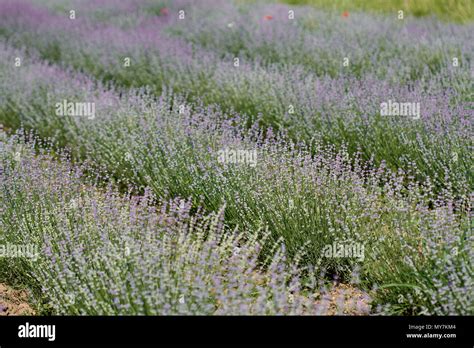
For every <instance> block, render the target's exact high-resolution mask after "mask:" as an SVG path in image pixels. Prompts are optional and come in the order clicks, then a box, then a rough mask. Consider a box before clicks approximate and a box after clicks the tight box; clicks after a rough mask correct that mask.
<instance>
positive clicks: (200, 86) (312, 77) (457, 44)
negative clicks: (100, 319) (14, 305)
mask: <svg viewBox="0 0 474 348" xmlns="http://www.w3.org/2000/svg"><path fill="white" fill-rule="evenodd" d="M401 10H403V9H401ZM473 33H474V24H472V23H469V22H468V23H464V24H460V23H454V22H447V21H442V20H440V19H438V18H436V17H434V16H427V17H421V18H418V17H412V16H411V15H410V14H409V13H404V12H403V11H402V12H401V13H400V12H399V11H396V12H394V13H392V14H390V13H384V14H375V13H368V12H352V11H351V12H350V13H349V12H347V11H345V12H343V13H342V14H341V13H337V12H334V11H328V10H325V9H319V8H317V7H309V6H298V5H288V4H276V3H270V2H268V1H267V2H266V1H239V0H235V1H224V0H203V1H197V0H196V1H192V0H173V1H171V0H140V1H139V0H121V1H118V0H99V1H97V0H94V1H93V0H82V1H81V0H0V125H1V130H0V283H3V284H7V285H9V286H11V287H14V288H18V289H26V290H27V291H28V294H29V299H28V301H29V303H30V305H31V307H32V308H34V311H35V313H36V314H40V315H50V314H61V315H62V314H69V315H240V314H243V315H282V314H283V315H333V314H340V315H473V314H474V283H473V276H474V275H473V261H474V249H473V246H474V244H473V242H474V236H473V230H474V225H473V222H472V204H473V201H474V191H473V188H474V175H473V171H474V158H473V155H472V154H473V139H474V136H473V126H474V124H473V123H474V122H473V121H474V89H473V87H472V81H473V69H474V67H473V65H474V61H473V59H474V55H473V53H474V40H473ZM2 311H6V307H5V306H2V302H1V297H0V315H1V314H2Z"/></svg>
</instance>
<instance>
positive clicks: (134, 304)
mask: <svg viewBox="0 0 474 348" xmlns="http://www.w3.org/2000/svg"><path fill="white" fill-rule="evenodd" d="M1 137H2V139H1V140H0V164H1V171H0V179H1V181H0V182H1V190H0V198H1V200H0V202H1V205H0V211H1V212H2V215H1V219H0V231H1V232H2V234H1V236H0V237H1V240H2V244H4V245H7V244H10V245H34V246H35V247H36V248H37V249H36V252H37V253H35V254H34V255H33V254H32V255H30V256H34V257H29V258H1V259H0V265H1V267H0V273H1V274H2V276H6V275H9V276H10V277H11V276H14V277H17V278H18V277H21V278H22V279H23V281H25V280H27V281H28V285H29V286H30V287H32V288H33V289H35V288H37V290H38V291H37V292H35V294H36V296H37V299H36V300H37V301H38V304H39V306H40V310H41V312H42V313H53V314H69V315H71V314H72V315H78V314H79V315H84V314H85V315H116V314H121V315H127V314H128V315H143V314H147V315H173V314H174V315H183V314H185V315H189V314H193V315H196V314H199V315H209V314H220V315H228V314H234V315H235V314H243V315H248V314H254V315H255V314H259V315H270V314H273V315H274V314H313V315H314V314H324V313H325V311H326V310H327V306H328V303H327V302H326V303H325V302H324V301H320V302H316V300H317V299H319V300H321V298H319V296H321V294H322V292H321V291H320V290H321V289H322V288H321V289H319V288H317V290H318V291H317V292H315V291H314V290H315V289H314V288H311V287H310V285H311V284H303V282H302V278H301V270H302V269H300V268H299V265H298V264H297V260H294V261H295V263H292V264H293V265H292V266H289V264H288V263H287V262H286V261H287V260H286V254H285V251H284V249H282V246H281V244H274V243H271V242H269V239H268V233H266V232H265V231H264V230H262V231H260V233H241V232H239V231H237V230H235V229H234V230H232V229H229V228H228V227H227V226H225V225H224V222H223V213H222V212H223V210H222V209H221V210H220V211H219V212H217V213H211V214H207V213H205V212H203V211H202V210H201V209H198V210H197V211H195V212H194V213H193V214H192V213H191V210H192V204H191V201H187V200H184V199H178V198H176V199H174V200H170V201H159V200H157V198H156V197H155V196H154V195H153V194H152V193H151V192H150V191H146V192H145V194H144V195H141V196H137V195H133V194H131V193H129V194H126V195H122V194H120V193H119V192H118V191H117V189H116V188H115V187H114V186H113V185H108V186H107V187H103V186H102V185H98V184H94V181H95V180H96V179H97V178H95V179H94V177H93V173H94V171H93V170H91V168H88V167H87V166H86V165H81V166H74V165H72V164H71V163H70V161H69V158H68V156H67V154H66V153H62V154H59V155H58V154H57V153H56V154H54V158H53V154H52V153H51V152H50V149H51V147H50V146H46V147H44V143H43V142H41V141H40V142H37V140H36V141H33V142H31V143H28V144H25V138H24V137H22V136H13V137H10V138H7V137H6V136H5V134H2V135H1ZM29 139H30V140H31V139H32V137H31V135H30V137H29ZM38 147H39V149H38ZM97 175H98V176H100V174H97ZM264 247H267V248H268V247H269V248H270V250H271V252H270V253H267V256H266V257H263V258H262V256H261V251H262V249H263V248H264ZM319 285H321V286H323V284H322V283H320V284H319ZM312 286H313V287H314V286H315V284H313V285H312ZM311 290H312V291H311Z"/></svg>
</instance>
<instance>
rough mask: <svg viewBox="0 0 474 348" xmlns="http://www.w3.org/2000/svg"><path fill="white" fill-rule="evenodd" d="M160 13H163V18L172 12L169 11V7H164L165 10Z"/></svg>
mask: <svg viewBox="0 0 474 348" xmlns="http://www.w3.org/2000/svg"><path fill="white" fill-rule="evenodd" d="M160 13H161V14H162V15H163V16H167V15H169V13H170V10H168V8H167V7H163V8H162V9H161V10H160Z"/></svg>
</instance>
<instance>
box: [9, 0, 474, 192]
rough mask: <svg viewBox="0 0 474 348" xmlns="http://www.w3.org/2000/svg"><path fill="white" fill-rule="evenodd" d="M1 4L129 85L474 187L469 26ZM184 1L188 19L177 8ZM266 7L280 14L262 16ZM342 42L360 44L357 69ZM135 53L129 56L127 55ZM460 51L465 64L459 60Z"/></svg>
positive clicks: (41, 43)
mask: <svg viewBox="0 0 474 348" xmlns="http://www.w3.org/2000/svg"><path fill="white" fill-rule="evenodd" d="M0 5H1V6H2V11H0V13H2V15H3V16H2V21H1V30H0V31H1V33H2V34H3V36H4V37H6V38H8V40H9V42H10V43H12V44H15V45H26V46H28V47H29V49H30V50H31V49H32V48H33V50H36V51H38V52H39V54H40V56H41V57H42V58H44V59H47V60H50V61H52V62H57V63H62V64H66V65H68V66H71V67H73V68H76V69H80V70H82V71H85V72H87V73H89V74H92V75H93V76H96V77H98V78H100V79H101V80H103V81H113V82H114V83H118V84H120V85H122V86H125V87H134V86H135V87H138V86H145V85H146V86H149V87H150V88H151V91H152V92H154V93H155V94H156V95H158V96H159V95H160V94H161V93H162V92H163V90H164V89H166V88H168V89H172V90H174V91H175V92H178V93H180V94H183V95H184V96H186V98H187V100H193V101H196V98H199V100H201V101H202V102H203V103H205V104H206V105H212V104H214V103H216V104H218V105H219V106H220V107H221V108H222V109H223V110H224V111H232V110H234V111H237V112H238V113H239V114H240V115H242V116H245V117H243V120H244V121H245V122H246V124H247V126H251V125H253V124H254V123H255V122H256V121H258V123H259V125H260V126H263V127H272V128H273V129H277V130H285V131H286V132H288V134H289V135H290V137H291V138H292V139H295V140H297V141H300V140H305V141H307V142H309V141H312V140H317V141H322V142H324V143H326V144H335V145H337V146H342V145H343V144H345V145H346V146H347V148H348V151H349V152H350V153H351V154H354V153H356V152H358V151H360V152H361V153H362V156H363V158H364V159H365V160H369V159H370V158H371V156H373V157H374V161H375V163H376V164H381V163H382V161H384V162H385V163H386V165H387V166H388V167H389V168H391V169H393V170H397V169H398V168H403V169H407V168H408V167H409V166H410V164H411V163H412V162H413V163H415V164H416V165H417V167H418V169H419V173H418V174H417V179H419V180H424V179H426V178H427V177H429V178H431V180H432V181H433V182H434V183H435V189H436V190H437V191H439V190H441V189H442V188H446V183H447V182H449V183H450V184H451V186H452V188H454V189H455V190H456V192H458V193H459V194H460V195H462V194H466V192H469V191H470V190H472V187H473V181H472V180H473V177H472V175H469V170H470V168H471V167H472V165H473V163H472V156H470V150H471V149H472V132H471V131H470V129H471V127H472V109H470V106H469V95H470V87H469V86H470V82H469V81H470V74H471V72H470V66H471V59H472V57H471V56H470V54H469V52H472V43H471V40H469V32H470V28H471V27H470V26H456V25H448V24H439V23H436V22H434V21H430V20H427V21H421V22H415V21H410V20H407V24H405V22H401V23H398V22H396V21H393V20H390V19H384V18H373V17H369V16H364V15H362V14H358V15H356V16H355V18H352V17H351V19H350V21H346V22H341V21H342V19H338V18H333V17H331V18H325V17H324V14H321V13H319V12H317V11H314V10H308V11H307V12H303V11H302V10H297V13H296V16H297V18H298V21H295V22H290V21H289V20H288V19H285V18H286V17H285V16H284V14H285V13H287V8H286V7H281V6H276V7H273V6H260V7H257V9H256V10H255V8H254V7H252V9H253V11H252V12H250V11H249V8H248V7H245V6H244V7H241V6H240V5H239V6H237V5H233V4H227V3H219V4H218V6H217V4H216V6H214V8H216V9H218V11H217V10H212V9H211V8H212V6H209V4H208V3H205V4H204V3H203V4H200V3H199V2H173V3H167V2H163V3H162V4H161V5H156V4H154V5H153V6H152V5H148V6H141V7H139V6H138V5H137V4H136V3H135V2H133V1H131V2H130V3H127V2H126V3H124V4H123V8H118V9H117V8H114V9H113V10H112V9H107V10H104V8H101V7H99V8H98V9H97V10H94V11H92V10H90V9H89V10H88V11H86V7H84V6H83V7H81V5H80V4H74V5H71V6H72V7H77V9H78V10H77V12H78V18H77V19H76V20H74V21H72V20H70V19H69V18H68V17H67V13H65V12H64V8H62V7H61V9H60V10H56V12H54V11H52V10H50V9H49V10H48V9H46V8H44V7H41V6H39V7H37V6H32V5H31V4H29V3H28V2H23V1H20V2H11V1H8V0H5V1H3V2H2V3H1V4H0ZM53 5H54V2H53ZM53 7H54V6H53ZM105 8H107V7H105ZM181 8H183V9H184V10H185V12H186V16H187V17H186V20H179V19H178V17H177V15H176V14H177V12H178V10H179V9H181ZM163 9H167V12H163V11H162V10H163ZM81 11H83V12H84V11H85V12H86V13H87V15H86V14H84V15H82V16H81V15H80V14H81V13H83V12H81ZM107 11H112V12H111V13H112V14H114V15H113V16H112V15H111V16H105V14H106V13H107ZM205 12H206V13H207V15H206V16H204V13H205ZM94 13H95V15H94ZM264 13H273V14H274V16H273V17H274V18H273V19H272V20H265V19H262V18H265V17H264V16H263V14H264ZM298 16H299V17H298ZM308 21H314V22H315V23H316V26H315V27H313V26H311V25H309V24H308ZM226 23H227V24H226ZM402 23H403V24H402ZM228 24H232V26H231V27H228ZM216 28H220V29H219V30H218V31H217V33H214V29H216ZM381 28H382V29H381ZM221 29H222V30H221ZM415 39H416V40H415ZM388 43H390V44H388ZM420 43H421V44H420ZM345 52H350V53H351V54H350V59H351V64H350V66H349V68H347V69H346V68H344V67H342V59H343V57H344V56H345V55H344V54H345ZM236 55H237V56H239V57H240V60H241V62H240V67H238V68H235V67H233V58H234V56H236ZM125 57H130V59H131V66H130V67H127V68H125V67H124V66H123V63H124V61H123V60H124V58H125ZM302 57H309V58H307V60H305V61H299V60H300V59H302ZM453 57H457V58H458V60H459V62H460V66H458V67H453V66H452V58H453ZM388 99H390V100H394V101H402V102H419V103H420V105H421V119H420V120H413V119H411V118H409V117H387V116H380V103H382V102H387V101H388ZM290 105H291V106H293V109H294V113H290V112H289V109H290ZM453 158H455V160H453ZM466 186H468V187H469V189H468V190H466Z"/></svg>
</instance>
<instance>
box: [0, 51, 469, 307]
mask: <svg viewBox="0 0 474 348" xmlns="http://www.w3.org/2000/svg"><path fill="white" fill-rule="evenodd" d="M1 52H2V55H4V57H11V56H14V55H15V54H17V53H18V51H15V50H14V49H11V48H8V47H7V46H3V48H2V51H1ZM2 61H5V62H8V61H9V59H2ZM0 71H1V72H2V74H5V76H8V77H9V78H7V79H2V81H5V82H4V83H3V84H2V85H1V90H2V94H1V97H2V98H4V99H3V100H4V102H2V105H4V107H3V108H2V110H1V119H2V122H5V123H7V124H11V125H13V126H14V127H20V126H21V124H23V125H26V126H27V127H29V128H33V129H36V130H37V131H38V133H39V134H40V135H41V136H42V137H43V138H47V137H55V138H56V139H57V140H58V141H59V144H60V145H61V146H69V147H70V148H71V152H72V154H73V158H75V159H82V160H86V161H87V160H90V161H92V162H94V163H96V164H98V165H99V166H100V167H101V168H100V170H101V171H102V172H106V173H109V175H108V176H106V178H105V179H106V180H107V181H115V182H118V184H121V185H124V186H129V185H136V186H137V189H138V190H137V191H138V192H143V191H144V189H145V188H147V187H148V188H150V189H151V190H152V192H153V193H154V194H155V195H156V196H157V197H160V198H162V199H174V198H175V197H186V198H191V201H192V202H194V204H195V206H203V207H205V208H206V209H207V210H208V211H215V212H218V211H220V208H221V207H222V206H224V205H225V210H224V212H223V216H224V217H225V220H224V221H225V223H226V225H228V226H230V227H231V228H234V227H236V226H238V228H239V229H241V230H245V231H249V233H258V232H259V231H262V230H268V231H269V238H270V240H271V242H276V241H278V240H279V239H280V238H281V240H282V241H283V242H284V244H285V247H286V249H287V252H288V256H289V257H290V260H291V259H292V258H293V257H296V255H297V254H298V252H299V251H303V252H304V253H305V256H304V258H303V259H302V262H303V264H304V265H305V266H307V267H310V268H311V269H312V268H313V267H316V268H317V269H324V270H325V271H326V272H327V273H329V274H332V273H336V274H342V275H345V276H346V277H348V275H349V274H351V271H352V270H353V269H354V268H355V267H359V268H360V269H361V275H362V279H363V284H361V286H363V287H370V286H373V285H378V291H377V293H376V296H375V298H376V301H378V302H379V303H380V304H387V303H389V304H391V307H390V311H391V313H407V312H409V313H429V314H443V313H444V314H465V313H469V312H472V277H471V276H470V275H472V251H471V250H470V248H469V247H470V245H472V232H471V231H470V229H469V227H470V226H469V216H468V212H469V211H470V209H471V207H470V202H469V198H470V197H469V196H467V197H462V198H459V197H458V196H457V195H456V194H454V193H453V190H449V189H445V190H443V192H442V193H441V194H437V193H435V192H434V185H433V184H430V182H429V181H428V182H426V183H424V184H423V185H422V184H419V183H418V182H417V181H416V180H415V175H414V174H416V167H412V170H411V172H407V173H404V172H403V171H400V172H399V173H398V174H395V173H393V172H392V171H390V170H388V169H387V168H386V167H385V166H384V165H383V164H382V165H381V166H378V167H377V166H375V165H374V164H373V163H372V164H366V163H364V162H362V161H361V160H360V158H358V157H357V156H355V157H352V156H351V155H350V154H349V153H348V152H347V151H346V150H336V149H334V148H333V147H330V146H329V147H328V146H323V145H321V144H313V146H311V147H309V146H308V145H305V144H299V145H295V144H293V143H292V142H289V141H288V140H287V138H286V137H285V136H284V135H282V134H271V132H269V131H267V132H266V133H265V134H264V133H262V132H261V130H260V129H259V128H258V127H257V126H256V125H255V126H254V127H251V128H250V130H248V129H246V127H243V126H242V124H243V123H244V122H242V119H241V118H240V116H239V115H236V114H227V115H226V114H225V113H223V112H222V111H220V110H219V108H217V107H216V106H214V107H209V106H202V105H199V104H197V105H194V106H193V107H190V106H189V104H186V103H185V100H184V99H183V98H182V97H179V96H177V95H175V94H171V93H163V94H162V95H161V96H160V97H159V98H158V99H156V98H154V97H153V96H151V95H150V93H147V91H146V90H130V91H128V92H127V91H124V90H122V91H121V93H122V95H121V96H120V91H114V90H113V89H109V88H105V87H104V86H103V85H101V83H99V82H96V81H94V80H91V79H90V78H88V77H87V76H85V75H80V74H77V73H73V72H66V71H63V70H62V69H60V68H57V67H54V66H48V65H45V64H43V63H41V62H40V61H36V62H35V63H30V64H28V65H27V66H25V67H24V68H23V69H20V70H15V72H14V74H15V75H14V76H15V84H10V83H8V82H7V81H10V80H11V78H13V75H12V74H13V73H12V69H11V67H10V66H9V65H8V64H3V65H1V70H0ZM52 77H54V78H52ZM20 92H21V93H20ZM63 99H68V100H78V101H82V100H88V101H94V102H96V104H97V110H96V113H97V116H96V118H95V119H93V120H89V119H87V118H80V117H79V118H78V117H64V116H58V115H56V114H55V111H54V102H56V101H61V100H63ZM181 105H184V106H186V107H185V112H184V113H180V111H179V109H180V106H181ZM225 148H233V149H249V150H256V151H257V154H258V156H257V165H256V166H255V167H252V166H249V165H245V164H240V165H232V164H226V163H220V162H219V161H218V151H219V150H222V149H225ZM313 152H316V155H315V156H313V155H312V153H313ZM290 199H291V203H290ZM5 201H6V200H5ZM6 221H8V219H7V220H6ZM13 230H14V229H13ZM335 241H336V242H341V243H348V242H349V243H361V244H363V245H364V246H365V250H366V253H365V259H364V260H363V261H362V262H360V261H358V260H354V259H347V258H339V259H338V258H332V259H331V258H325V257H323V256H322V254H321V251H322V248H323V247H324V246H325V245H328V244H331V243H333V242H335ZM453 250H456V253H454V252H453ZM265 254H266V255H267V256H268V255H271V254H268V252H265ZM85 284H88V285H89V286H90V283H89V282H86V283H85Z"/></svg>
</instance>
